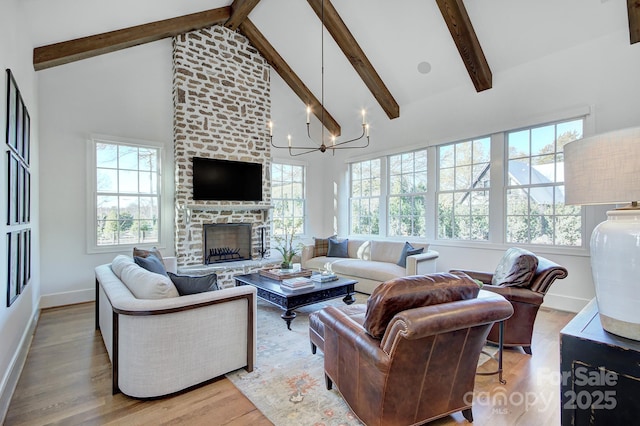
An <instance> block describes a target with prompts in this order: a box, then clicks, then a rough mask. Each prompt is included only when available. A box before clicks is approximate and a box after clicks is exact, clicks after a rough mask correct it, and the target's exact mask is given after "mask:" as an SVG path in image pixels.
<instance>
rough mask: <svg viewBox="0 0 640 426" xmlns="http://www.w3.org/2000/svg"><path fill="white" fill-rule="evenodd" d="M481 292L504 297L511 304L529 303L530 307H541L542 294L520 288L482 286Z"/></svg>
mask: <svg viewBox="0 0 640 426" xmlns="http://www.w3.org/2000/svg"><path fill="white" fill-rule="evenodd" d="M482 289H483V290H488V291H490V292H493V293H497V294H499V295H501V296H504V297H505V298H506V299H507V300H509V301H512V302H521V303H529V304H531V305H542V301H543V300H544V294H542V293H538V292H536V291H533V290H530V289H528V288H522V287H503V286H497V285H491V284H485V285H484V286H482Z"/></svg>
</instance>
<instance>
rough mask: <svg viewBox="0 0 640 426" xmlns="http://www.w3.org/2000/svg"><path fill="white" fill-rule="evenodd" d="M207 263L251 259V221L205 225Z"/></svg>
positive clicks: (204, 252)
mask: <svg viewBox="0 0 640 426" xmlns="http://www.w3.org/2000/svg"><path fill="white" fill-rule="evenodd" d="M203 234H204V238H203V240H204V248H203V261H204V264H205V265H209V264H212V263H220V262H234V261H240V260H251V224H250V223H211V224H205V225H203Z"/></svg>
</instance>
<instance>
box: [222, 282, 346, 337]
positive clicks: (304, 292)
mask: <svg viewBox="0 0 640 426" xmlns="http://www.w3.org/2000/svg"><path fill="white" fill-rule="evenodd" d="M234 278H235V279H236V285H251V286H254V287H255V288H256V289H257V290H258V297H259V298H261V299H263V300H265V301H267V302H269V303H271V304H273V305H276V306H279V307H280V308H282V309H284V310H285V312H284V313H283V314H282V315H280V316H281V317H282V319H283V320H285V322H286V323H287V328H288V329H289V330H291V321H293V319H294V318H295V317H296V313H295V312H294V311H293V310H294V309H296V308H301V307H302V306H307V305H313V304H314V303H318V302H324V301H325V300H330V299H336V298H338V297H340V296H344V298H343V299H342V300H343V301H344V303H346V304H347V305H350V304H352V303H353V302H355V301H356V299H355V298H354V297H353V293H354V292H355V290H354V287H355V285H356V284H357V283H358V282H357V281H355V280H349V279H346V278H338V279H337V280H335V281H329V282H327V283H315V286H314V287H313V288H305V289H301V290H284V289H282V288H281V287H280V281H278V280H273V279H271V278H267V277H264V276H262V275H260V274H258V273H254V274H247V275H236V276H235V277H234Z"/></svg>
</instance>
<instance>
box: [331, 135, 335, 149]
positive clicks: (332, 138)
mask: <svg viewBox="0 0 640 426" xmlns="http://www.w3.org/2000/svg"><path fill="white" fill-rule="evenodd" d="M331 145H332V146H335V145H336V137H335V136H333V135H331Z"/></svg>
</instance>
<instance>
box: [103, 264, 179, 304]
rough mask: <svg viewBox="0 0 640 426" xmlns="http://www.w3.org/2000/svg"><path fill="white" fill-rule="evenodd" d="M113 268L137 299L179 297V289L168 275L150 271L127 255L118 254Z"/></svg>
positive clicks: (112, 265)
mask: <svg viewBox="0 0 640 426" xmlns="http://www.w3.org/2000/svg"><path fill="white" fill-rule="evenodd" d="M111 270H112V271H113V273H114V274H116V276H117V277H118V278H120V281H122V283H123V284H124V285H125V286H127V288H128V289H129V291H130V292H131V293H132V294H133V295H134V296H135V297H136V298H137V299H166V298H169V297H178V296H179V294H178V290H177V289H176V287H175V286H174V285H173V283H172V282H171V280H170V279H169V277H168V276H166V275H160V274H156V273H154V272H149V271H147V270H146V269H144V268H142V267H140V266H138V265H136V264H135V263H134V261H133V259H130V258H127V256H122V255H120V256H116V258H115V259H114V260H113V262H112V263H111Z"/></svg>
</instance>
